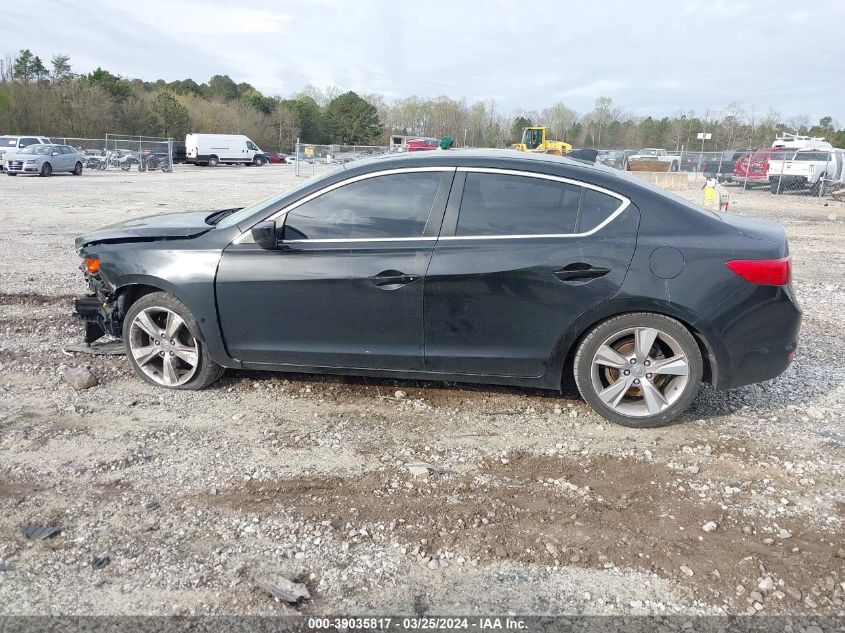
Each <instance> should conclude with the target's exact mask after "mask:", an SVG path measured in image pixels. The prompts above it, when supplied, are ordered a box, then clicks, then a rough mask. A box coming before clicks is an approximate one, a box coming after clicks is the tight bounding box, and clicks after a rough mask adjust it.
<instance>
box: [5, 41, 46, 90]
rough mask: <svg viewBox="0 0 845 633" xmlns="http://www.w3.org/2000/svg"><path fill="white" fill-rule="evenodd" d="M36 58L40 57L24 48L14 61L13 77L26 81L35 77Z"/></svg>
mask: <svg viewBox="0 0 845 633" xmlns="http://www.w3.org/2000/svg"><path fill="white" fill-rule="evenodd" d="M36 59H38V58H37V57H36V56H35V55H33V54H32V51H31V50H29V49H28V48H24V49H22V50H21V51H20V53H19V54H18V56H17V57H16V58H15V61H14V62H12V77H13V78H15V79H19V80H20V81H22V82H24V83H29V82H30V81H32V80H33V79H35V68H34V62H35V60H36ZM40 61H41V60H39V63H40Z"/></svg>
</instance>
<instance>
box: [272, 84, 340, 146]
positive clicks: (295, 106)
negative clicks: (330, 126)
mask: <svg viewBox="0 0 845 633" xmlns="http://www.w3.org/2000/svg"><path fill="white" fill-rule="evenodd" d="M281 104H282V105H283V106H285V107H287V108H290V109H291V110H293V112H295V113H296V126H297V127H298V128H299V134H300V136H301V137H302V140H303V141H305V142H308V143H322V142H324V141H328V138H327V137H326V136H325V135H324V133H323V121H322V112H321V110H320V106H318V105H317V102H316V101H314V99H312V98H311V97H307V96H305V95H299V96H298V97H296V98H295V99H285V100H284V101H282V102H281Z"/></svg>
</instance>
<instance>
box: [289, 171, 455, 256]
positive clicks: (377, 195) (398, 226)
mask: <svg viewBox="0 0 845 633" xmlns="http://www.w3.org/2000/svg"><path fill="white" fill-rule="evenodd" d="M442 175H443V173H442V172H419V173H410V174H391V175H388V176H376V177H374V178H367V179H366V180H360V181H358V182H353V183H351V184H348V185H345V186H343V187H340V188H339V189H335V190H333V191H329V192H328V193H325V194H323V195H322V196H319V197H317V198H314V199H313V200H311V201H309V202H306V203H305V204H303V205H301V206H299V207H297V208H296V209H294V210H293V211H291V212H290V213H288V214H287V217H286V219H285V226H284V233H283V239H286V240H302V239H310V240H326V239H356V238H378V237H381V238H390V237H421V236H422V234H423V230H424V229H425V223H426V221H427V220H428V213H429V211H431V205H432V204H433V203H434V196H435V194H436V193H437V186H438V184H439V183H440V179H441V177H442Z"/></svg>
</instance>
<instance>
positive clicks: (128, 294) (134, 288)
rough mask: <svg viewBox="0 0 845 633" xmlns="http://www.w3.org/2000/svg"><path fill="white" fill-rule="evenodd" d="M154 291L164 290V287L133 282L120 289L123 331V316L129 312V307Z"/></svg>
mask: <svg viewBox="0 0 845 633" xmlns="http://www.w3.org/2000/svg"><path fill="white" fill-rule="evenodd" d="M153 292H164V290H163V289H162V288H156V287H155V286H149V285H146V284H131V285H129V286H124V287H122V288H120V289H119V290H118V294H117V306H118V309H119V310H120V319H121V324H120V327H121V331H122V330H123V322H122V321H123V317H125V316H126V314H127V313H128V312H129V308H131V307H132V304H133V303H135V302H136V301H137V300H138V299H140V298H141V297H143V296H144V295H148V294H151V293H153Z"/></svg>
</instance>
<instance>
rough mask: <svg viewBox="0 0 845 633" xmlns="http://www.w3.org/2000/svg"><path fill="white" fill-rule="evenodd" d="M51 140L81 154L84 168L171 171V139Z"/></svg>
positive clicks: (110, 135) (149, 137) (117, 136)
mask: <svg viewBox="0 0 845 633" xmlns="http://www.w3.org/2000/svg"><path fill="white" fill-rule="evenodd" d="M50 140H51V141H53V142H54V143H58V144H60V145H70V146H71V147H75V148H76V149H78V150H79V151H80V152H82V153H83V154H84V155H85V168H86V169H95V170H98V171H106V170H114V169H118V170H122V171H129V170H131V169H137V170H138V171H142V172H146V171H150V172H152V171H163V172H171V171H173V139H170V138H158V137H152V136H127V135H123V134H106V137H105V138H73V137H59V136H53V137H51V138H50Z"/></svg>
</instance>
